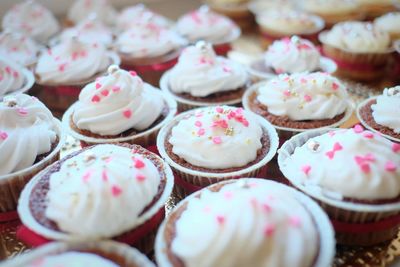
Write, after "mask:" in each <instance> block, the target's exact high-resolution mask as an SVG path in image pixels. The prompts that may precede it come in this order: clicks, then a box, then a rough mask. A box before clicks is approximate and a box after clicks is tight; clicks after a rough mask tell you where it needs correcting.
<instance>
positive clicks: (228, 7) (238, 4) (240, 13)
mask: <svg viewBox="0 0 400 267" xmlns="http://www.w3.org/2000/svg"><path fill="white" fill-rule="evenodd" d="M249 2H250V1H249V0H206V1H205V3H206V4H207V5H209V6H210V8H211V9H212V10H213V11H215V12H217V13H220V14H222V15H224V16H227V17H229V18H230V19H232V20H233V21H234V22H235V23H236V24H237V25H238V26H239V27H240V28H241V29H242V30H243V31H251V30H252V27H253V26H254V16H253V14H252V13H251V12H250V10H249V7H248V3H249Z"/></svg>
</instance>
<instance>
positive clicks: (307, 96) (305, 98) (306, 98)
mask: <svg viewBox="0 0 400 267" xmlns="http://www.w3.org/2000/svg"><path fill="white" fill-rule="evenodd" d="M311 100H312V98H311V96H310V95H304V101H306V102H311Z"/></svg>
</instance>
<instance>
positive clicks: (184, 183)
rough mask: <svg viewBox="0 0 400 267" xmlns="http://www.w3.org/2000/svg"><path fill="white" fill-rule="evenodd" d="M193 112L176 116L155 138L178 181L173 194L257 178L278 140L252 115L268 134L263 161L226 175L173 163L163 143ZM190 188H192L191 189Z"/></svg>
mask: <svg viewBox="0 0 400 267" xmlns="http://www.w3.org/2000/svg"><path fill="white" fill-rule="evenodd" d="M193 112H194V111H187V112H184V113H182V114H180V115H178V116H176V117H175V118H174V119H173V120H172V121H170V122H169V123H168V124H166V125H165V126H164V127H163V128H161V130H160V133H159V134H158V137H157V148H158V151H159V153H160V155H161V157H162V158H163V159H164V160H165V161H166V162H167V163H168V164H169V165H170V166H171V168H172V170H173V171H174V174H175V180H178V184H180V185H178V186H175V193H176V194H177V196H178V197H181V198H182V197H183V196H186V195H187V194H188V193H191V190H192V189H193V188H196V187H205V186H208V185H210V184H215V183H217V182H220V181H224V180H230V179H236V178H239V177H254V176H257V175H258V173H259V172H260V171H261V169H262V168H263V167H264V166H265V165H267V163H268V162H269V161H271V160H272V158H273V157H274V155H275V153H276V150H277V149H278V144H279V138H278V135H277V133H276V131H275V129H274V127H273V126H272V125H271V124H270V123H269V122H268V121H266V120H265V119H263V118H262V117H260V116H258V115H254V116H256V117H257V119H258V121H259V122H260V125H261V126H262V127H263V129H264V131H266V132H267V133H268V137H269V140H270V148H269V151H268V153H267V154H266V155H265V157H264V158H263V159H261V160H260V161H259V162H257V163H255V164H253V165H251V166H249V167H246V168H243V169H241V170H238V171H233V172H226V173H215V172H205V171H196V170H192V169H190V168H187V167H183V166H181V165H179V164H178V163H176V162H175V161H173V160H172V159H171V157H170V156H169V155H168V153H167V152H166V150H165V146H164V142H165V138H166V137H167V135H168V133H169V132H170V129H171V128H172V127H173V126H175V125H176V123H178V122H179V121H180V120H181V119H182V118H184V117H185V116H187V115H188V114H190V113H193ZM191 186H192V187H191Z"/></svg>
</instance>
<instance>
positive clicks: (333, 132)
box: [328, 131, 336, 137]
mask: <svg viewBox="0 0 400 267" xmlns="http://www.w3.org/2000/svg"><path fill="white" fill-rule="evenodd" d="M335 134H336V133H335V131H329V132H328V135H329V136H330V137H332V136H335Z"/></svg>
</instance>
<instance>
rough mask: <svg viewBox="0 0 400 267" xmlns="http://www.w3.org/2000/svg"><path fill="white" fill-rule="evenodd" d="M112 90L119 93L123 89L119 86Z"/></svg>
mask: <svg viewBox="0 0 400 267" xmlns="http://www.w3.org/2000/svg"><path fill="white" fill-rule="evenodd" d="M111 90H112V91H113V92H118V91H120V90H121V87H119V86H118V85H114V86H113V87H112V88H111Z"/></svg>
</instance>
